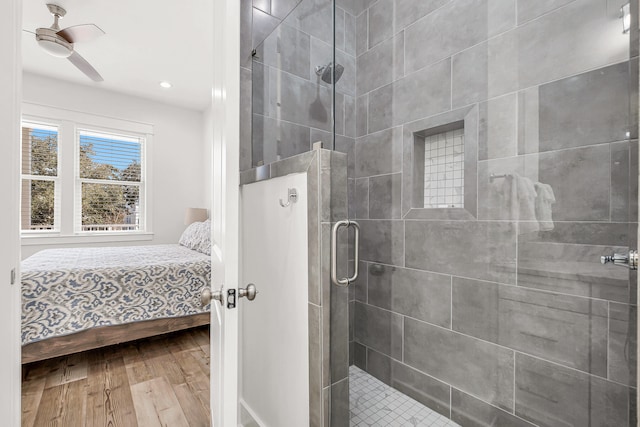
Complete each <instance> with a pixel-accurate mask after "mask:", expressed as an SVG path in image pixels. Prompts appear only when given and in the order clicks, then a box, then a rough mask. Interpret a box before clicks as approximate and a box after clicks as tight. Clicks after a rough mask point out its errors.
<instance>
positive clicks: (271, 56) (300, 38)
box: [256, 23, 311, 80]
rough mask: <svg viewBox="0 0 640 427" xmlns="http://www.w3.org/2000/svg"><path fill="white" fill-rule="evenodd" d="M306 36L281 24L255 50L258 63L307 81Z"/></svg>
mask: <svg viewBox="0 0 640 427" xmlns="http://www.w3.org/2000/svg"><path fill="white" fill-rule="evenodd" d="M310 43H311V42H310V38H309V35H308V34H305V33H303V32H302V31H299V30H297V29H296V28H294V27H292V26H290V25H287V24H285V23H281V24H280V25H278V27H277V28H276V29H275V30H274V31H273V32H272V33H271V34H269V36H268V37H267V38H266V39H265V40H264V42H263V43H262V44H260V46H258V47H257V48H256V56H257V58H258V60H260V62H262V63H263V64H266V65H269V66H270V67H274V68H277V69H280V70H282V71H286V72H288V73H291V74H295V75H297V76H299V77H302V78H304V79H307V80H309V76H310V74H309V61H310V55H311V45H310Z"/></svg>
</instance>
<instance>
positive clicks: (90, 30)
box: [57, 24, 104, 43]
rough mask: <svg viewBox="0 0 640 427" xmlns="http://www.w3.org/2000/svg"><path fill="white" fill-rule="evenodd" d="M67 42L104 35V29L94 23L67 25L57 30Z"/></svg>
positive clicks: (92, 38)
mask: <svg viewBox="0 0 640 427" xmlns="http://www.w3.org/2000/svg"><path fill="white" fill-rule="evenodd" d="M57 34H58V35H59V36H62V37H63V38H64V39H65V40H66V41H68V42H69V43H82V42H89V41H91V40H95V39H97V38H98V37H100V36H102V35H104V31H102V30H101V29H100V27H98V26H97V25H95V24H83V25H74V26H72V27H67V28H65V29H62V30H60V31H58V32H57Z"/></svg>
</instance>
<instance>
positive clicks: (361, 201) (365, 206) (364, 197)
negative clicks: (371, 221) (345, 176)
mask: <svg viewBox="0 0 640 427" xmlns="http://www.w3.org/2000/svg"><path fill="white" fill-rule="evenodd" d="M355 199H356V200H355V207H356V216H355V217H356V218H357V219H368V218H369V178H358V179H356V194H355Z"/></svg>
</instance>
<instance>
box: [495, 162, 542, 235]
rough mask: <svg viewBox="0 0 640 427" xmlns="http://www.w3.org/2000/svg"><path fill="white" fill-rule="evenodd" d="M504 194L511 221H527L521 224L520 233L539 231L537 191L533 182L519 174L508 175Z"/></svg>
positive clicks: (504, 183)
mask: <svg viewBox="0 0 640 427" xmlns="http://www.w3.org/2000/svg"><path fill="white" fill-rule="evenodd" d="M502 194H503V197H504V202H505V203H506V209H507V211H508V212H509V219H511V220H513V221H525V222H521V223H520V224H519V233H520V234H522V233H530V232H532V231H538V230H539V228H538V223H537V221H536V208H535V206H536V205H535V202H536V190H535V187H534V185H533V182H532V181H531V180H530V179H529V178H526V177H522V176H520V175H518V174H513V175H508V176H507V177H505V180H504V182H503V184H502Z"/></svg>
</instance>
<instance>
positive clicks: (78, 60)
mask: <svg viewBox="0 0 640 427" xmlns="http://www.w3.org/2000/svg"><path fill="white" fill-rule="evenodd" d="M67 59H68V60H69V61H71V63H72V64H73V65H75V66H76V67H78V69H79V70H80V71H82V72H83V73H84V74H85V75H86V76H87V77H89V78H90V79H91V80H93V81H94V82H103V81H104V79H103V78H102V76H101V75H100V74H99V73H98V72H97V71H96V69H95V68H93V67H92V66H91V64H89V63H88V62H87V60H86V59H84V58H83V57H82V56H80V54H79V53H78V52H76V51H75V50H74V51H73V53H72V54H71V56H69V57H68V58H67Z"/></svg>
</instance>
